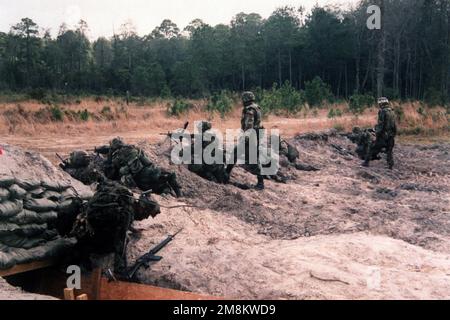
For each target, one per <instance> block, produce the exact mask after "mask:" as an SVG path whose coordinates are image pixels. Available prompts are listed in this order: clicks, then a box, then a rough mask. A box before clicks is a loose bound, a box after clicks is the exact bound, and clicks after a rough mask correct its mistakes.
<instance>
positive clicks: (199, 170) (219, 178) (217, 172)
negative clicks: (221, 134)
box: [188, 121, 228, 183]
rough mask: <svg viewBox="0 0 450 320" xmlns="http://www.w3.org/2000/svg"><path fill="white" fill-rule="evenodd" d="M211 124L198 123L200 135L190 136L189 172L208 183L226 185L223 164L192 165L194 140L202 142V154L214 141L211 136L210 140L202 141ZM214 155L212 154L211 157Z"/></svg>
mask: <svg viewBox="0 0 450 320" xmlns="http://www.w3.org/2000/svg"><path fill="white" fill-rule="evenodd" d="M211 127H212V126H211V123H210V122H208V121H202V122H201V123H200V128H199V131H200V132H201V133H199V134H193V135H192V136H191V138H192V143H191V146H190V148H191V155H192V163H191V164H189V165H188V169H189V171H192V172H194V173H196V174H197V175H199V176H200V177H202V178H205V179H207V180H210V181H214V182H217V183H226V182H227V181H228V174H227V172H226V170H225V165H224V164H223V163H221V164H219V163H214V164H206V163H201V164H195V163H194V152H195V147H194V146H195V143H196V142H195V140H196V139H201V140H202V152H203V151H204V150H205V149H206V148H207V147H208V146H209V145H210V144H211V143H213V142H214V140H215V139H216V137H215V136H212V138H211V140H209V139H208V140H209V141H207V140H206V139H203V136H204V135H205V133H206V132H207V131H208V130H211ZM214 155H215V154H214V153H213V154H212V156H214Z"/></svg>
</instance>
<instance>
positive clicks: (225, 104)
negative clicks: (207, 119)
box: [206, 91, 233, 117]
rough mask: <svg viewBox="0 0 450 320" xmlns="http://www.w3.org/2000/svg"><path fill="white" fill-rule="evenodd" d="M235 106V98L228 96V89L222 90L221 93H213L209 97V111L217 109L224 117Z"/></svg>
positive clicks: (207, 107)
mask: <svg viewBox="0 0 450 320" xmlns="http://www.w3.org/2000/svg"><path fill="white" fill-rule="evenodd" d="M232 107H233V99H231V98H230V97H229V96H228V93H227V92H226V91H221V92H220V93H219V94H213V95H212V96H211V98H210V99H209V102H208V105H207V106H206V109H207V110H208V111H217V112H219V113H220V114H221V116H222V117H224V116H225V114H227V113H228V112H230V111H231V109H232Z"/></svg>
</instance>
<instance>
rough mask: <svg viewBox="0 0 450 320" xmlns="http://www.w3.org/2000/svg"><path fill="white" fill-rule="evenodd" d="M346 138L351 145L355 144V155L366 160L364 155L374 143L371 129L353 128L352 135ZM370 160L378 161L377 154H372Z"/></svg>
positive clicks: (373, 133)
mask: <svg viewBox="0 0 450 320" xmlns="http://www.w3.org/2000/svg"><path fill="white" fill-rule="evenodd" d="M348 138H349V139H350V141H352V142H353V143H356V145H357V147H356V150H355V152H356V154H357V155H358V157H359V158H360V159H362V160H365V159H366V155H367V154H368V152H369V151H370V148H371V146H372V145H373V144H374V143H375V131H374V130H373V129H364V130H362V129H361V128H359V127H355V128H353V130H352V133H351V134H349V135H348ZM371 155H372V158H371V160H377V159H379V157H378V154H375V153H372V154H371Z"/></svg>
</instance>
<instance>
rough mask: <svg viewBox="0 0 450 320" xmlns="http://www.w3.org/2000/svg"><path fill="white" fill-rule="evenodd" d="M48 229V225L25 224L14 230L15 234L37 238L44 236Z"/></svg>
mask: <svg viewBox="0 0 450 320" xmlns="http://www.w3.org/2000/svg"><path fill="white" fill-rule="evenodd" d="M47 228H48V225H47V224H46V223H43V224H36V223H32V224H25V225H21V226H19V228H17V229H15V230H14V233H15V234H17V235H19V236H24V237H27V238H28V237H37V236H40V235H41V234H43V233H44V232H45V231H46V230H47Z"/></svg>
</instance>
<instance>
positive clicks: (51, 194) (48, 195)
mask: <svg viewBox="0 0 450 320" xmlns="http://www.w3.org/2000/svg"><path fill="white" fill-rule="evenodd" d="M42 198H44V199H48V200H52V201H55V202H56V201H59V199H61V193H59V192H56V191H51V190H47V191H45V192H44V193H43V194H42Z"/></svg>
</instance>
